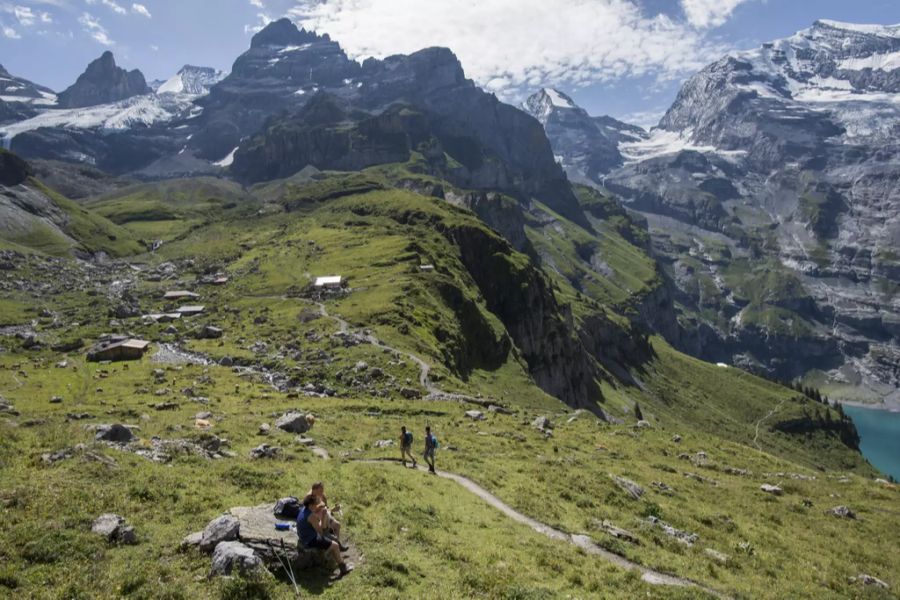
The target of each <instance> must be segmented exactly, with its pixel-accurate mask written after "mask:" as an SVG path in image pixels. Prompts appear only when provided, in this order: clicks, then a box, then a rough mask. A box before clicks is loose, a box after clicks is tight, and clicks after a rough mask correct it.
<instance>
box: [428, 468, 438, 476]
mask: <svg viewBox="0 0 900 600" xmlns="http://www.w3.org/2000/svg"><path fill="white" fill-rule="evenodd" d="M428 472H429V473H434V474H435V475H437V471H435V470H434V467H428Z"/></svg>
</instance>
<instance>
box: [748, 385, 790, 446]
mask: <svg viewBox="0 0 900 600" xmlns="http://www.w3.org/2000/svg"><path fill="white" fill-rule="evenodd" d="M784 402H785V399H784V398H782V399H781V402H779V403H778V405H777V406H775V408H773V409H772V410H770V411H769V412H768V413H766V415H765V416H764V417H763V418H761V419H760V420H759V421H757V422H756V434H755V435H754V436H753V445H754V446H756V449H757V450H759V451H760V452H762V446H760V445H759V442H758V441H757V440H758V439H759V426H760V425H762V424H763V421H765V420H766V419H769V418H771V417H772V415H774V414H775V413H777V412H778V411H779V410H780V409H781V407H782V406H783V405H784Z"/></svg>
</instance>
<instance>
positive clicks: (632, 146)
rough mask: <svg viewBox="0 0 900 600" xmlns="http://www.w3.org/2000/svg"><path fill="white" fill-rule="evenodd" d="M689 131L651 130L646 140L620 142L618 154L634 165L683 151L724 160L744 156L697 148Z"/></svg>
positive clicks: (729, 151) (740, 151)
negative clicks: (710, 155) (713, 155)
mask: <svg viewBox="0 0 900 600" xmlns="http://www.w3.org/2000/svg"><path fill="white" fill-rule="evenodd" d="M692 133H693V132H692V131H691V130H686V131H684V132H677V131H667V130H665V129H653V130H651V131H650V135H649V136H648V137H647V139H644V140H638V141H636V142H622V143H621V144H619V152H620V153H621V154H622V157H623V158H625V163H626V164H629V163H634V162H638V161H642V160H647V159H650V158H657V157H659V156H666V155H668V154H677V153H678V152H682V151H684V150H693V151H695V152H702V153H714V154H718V155H719V156H722V157H725V158H734V157H739V156H743V155H745V154H746V153H747V152H746V151H745V150H721V149H719V148H716V147H715V146H698V145H696V144H694V143H693V142H691V136H692Z"/></svg>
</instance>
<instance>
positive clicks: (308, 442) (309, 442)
mask: <svg viewBox="0 0 900 600" xmlns="http://www.w3.org/2000/svg"><path fill="white" fill-rule="evenodd" d="M294 442H296V443H297V444H300V445H301V446H315V445H316V441H315V440H314V439H312V438H308V437H306V436H305V435H298V436H297V437H295V438H294Z"/></svg>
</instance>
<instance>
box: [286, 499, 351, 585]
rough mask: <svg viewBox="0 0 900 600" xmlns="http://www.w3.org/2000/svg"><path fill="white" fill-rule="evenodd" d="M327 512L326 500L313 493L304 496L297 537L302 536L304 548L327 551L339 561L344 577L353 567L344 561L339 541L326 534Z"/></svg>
mask: <svg viewBox="0 0 900 600" xmlns="http://www.w3.org/2000/svg"><path fill="white" fill-rule="evenodd" d="M326 512H327V508H326V506H325V503H324V502H321V501H320V500H319V499H318V498H317V497H316V496H315V495H313V494H307V495H306V497H305V498H303V510H301V511H300V514H299V515H297V537H299V538H300V544H302V545H303V547H304V548H308V549H310V550H323V551H325V552H326V553H327V554H328V556H330V557H331V558H332V559H334V562H336V563H337V565H338V568H339V569H340V570H341V577H343V576H344V575H346V574H347V573H349V572H350V571H352V570H353V567H352V566H349V565H348V564H347V563H346V562H344V558H343V557H342V556H341V549H340V547H339V546H338V543H337V542H335V541H334V540H332V539H330V538H328V537H327V536H326V535H325V527H324V525H323V519H325V518H326V517H325V514H326Z"/></svg>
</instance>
